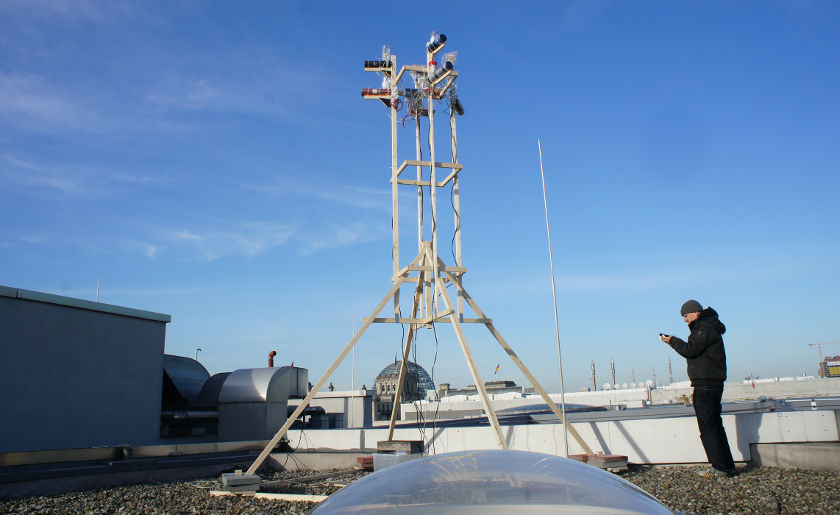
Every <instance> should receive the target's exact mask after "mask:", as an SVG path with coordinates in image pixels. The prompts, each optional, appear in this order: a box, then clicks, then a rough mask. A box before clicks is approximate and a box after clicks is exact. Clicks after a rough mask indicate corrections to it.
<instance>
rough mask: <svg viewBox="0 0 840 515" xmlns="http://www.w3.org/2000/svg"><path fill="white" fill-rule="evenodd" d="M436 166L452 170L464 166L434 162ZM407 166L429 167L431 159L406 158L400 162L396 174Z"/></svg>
mask: <svg viewBox="0 0 840 515" xmlns="http://www.w3.org/2000/svg"><path fill="white" fill-rule="evenodd" d="M434 165H435V167H436V168H451V169H453V170H461V169H462V168H464V165H461V164H457V163H434ZM408 166H421V167H426V168H430V167H431V166H432V162H431V161H420V160H418V159H406V160H405V161H403V162H402V164H401V165H400V166H399V167H398V168H397V176H399V175H400V174H401V173H403V170H405V169H406V167H408Z"/></svg>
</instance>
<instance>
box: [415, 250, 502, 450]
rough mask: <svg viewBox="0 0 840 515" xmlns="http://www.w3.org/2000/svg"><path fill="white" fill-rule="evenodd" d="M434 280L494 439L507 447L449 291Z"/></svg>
mask: <svg viewBox="0 0 840 515" xmlns="http://www.w3.org/2000/svg"><path fill="white" fill-rule="evenodd" d="M426 253H427V254H428V253H429V250H428V248H427V249H426ZM429 258H430V259H431V256H429ZM435 281H436V282H437V283H438V291H439V292H440V295H441V297H443V302H444V303H445V304H446V308H447V309H449V310H450V311H452V312H451V314H450V315H449V320H450V321H451V322H452V327H454V328H455V336H457V338H458V343H459V344H460V345H461V351H462V352H463V353H464V358H465V359H466V360H467V367H468V368H469V369H470V374H471V375H472V378H473V381H474V382H475V387H476V389H477V390H478V393H479V395H480V396H481V403H482V404H483V405H484V411H485V412H486V413H487V420H489V421H490V425H491V426H492V428H493V431H494V433H495V435H496V441H497V442H498V444H499V447H500V448H501V449H507V448H508V446H507V441H505V437H504V435H503V434H502V428H501V426H499V419H498V418H496V412H495V411H493V406H492V405H491V404H490V398H489V397H488V396H487V388H486V387H485V386H484V380H483V379H481V374H480V373H479V372H478V367H477V366H476V364H475V359H474V358H473V355H472V351H471V350H470V347H469V345H467V338H466V337H465V336H464V329H463V328H462V327H461V322H460V321H459V320H458V315H457V314H456V313H455V311H454V306H453V305H452V300H451V299H450V298H449V292H447V291H446V288H445V287H444V286H443V283H442V281H441V280H440V277H436V278H435Z"/></svg>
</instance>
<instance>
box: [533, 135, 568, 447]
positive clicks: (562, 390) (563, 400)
mask: <svg viewBox="0 0 840 515" xmlns="http://www.w3.org/2000/svg"><path fill="white" fill-rule="evenodd" d="M537 147H538V148H539V151H540V177H541V178H542V188H543V203H544V204H545V230H546V232H547V233H548V262H549V264H550V265H551V295H552V296H553V297H554V334H555V336H556V338H557V364H558V366H559V367H560V409H561V410H562V412H563V444H564V445H565V450H566V457H567V458H568V457H569V431H568V425H567V424H566V389H565V386H564V384H563V358H562V354H561V352H560V322H559V320H558V315H557V289H556V287H555V285H554V258H553V257H552V255H551V226H550V225H549V223H548V195H547V194H546V192H545V173H544V172H543V159H542V143H541V142H540V140H539V139H537Z"/></svg>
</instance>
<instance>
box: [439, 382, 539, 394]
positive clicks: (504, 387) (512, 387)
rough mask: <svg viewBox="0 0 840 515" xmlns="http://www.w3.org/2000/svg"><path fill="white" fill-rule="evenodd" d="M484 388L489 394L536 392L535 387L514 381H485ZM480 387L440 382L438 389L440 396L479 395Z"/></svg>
mask: <svg viewBox="0 0 840 515" xmlns="http://www.w3.org/2000/svg"><path fill="white" fill-rule="evenodd" d="M484 389H485V390H487V393H488V394H497V393H510V392H514V393H521V394H527V393H534V392H535V391H536V389H534V388H526V387H524V386H519V385H517V384H516V383H515V382H513V381H507V380H502V381H485V382H484ZM477 394H478V388H476V387H475V385H474V384H471V385H469V386H467V387H466V388H452V387H451V386H450V385H449V383H440V390H438V397H449V396H453V395H477Z"/></svg>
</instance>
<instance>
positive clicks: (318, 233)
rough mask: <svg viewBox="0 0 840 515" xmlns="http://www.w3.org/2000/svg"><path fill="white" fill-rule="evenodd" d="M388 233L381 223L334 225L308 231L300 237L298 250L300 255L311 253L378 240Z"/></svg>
mask: <svg viewBox="0 0 840 515" xmlns="http://www.w3.org/2000/svg"><path fill="white" fill-rule="evenodd" d="M387 234H388V233H387V232H386V231H384V230H383V229H382V225H381V224H369V223H365V222H353V223H350V224H342V225H334V226H331V227H326V228H322V229H320V230H315V231H310V233H309V234H307V235H306V236H305V237H304V238H301V241H300V243H301V244H300V245H299V250H300V253H301V254H302V255H307V254H312V253H315V252H319V251H322V250H326V249H335V248H342V247H349V246H352V245H359V244H362V243H368V242H371V241H376V240H379V239H381V238H383V237H385V236H386V235H387Z"/></svg>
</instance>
